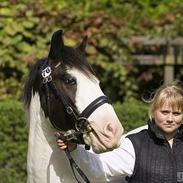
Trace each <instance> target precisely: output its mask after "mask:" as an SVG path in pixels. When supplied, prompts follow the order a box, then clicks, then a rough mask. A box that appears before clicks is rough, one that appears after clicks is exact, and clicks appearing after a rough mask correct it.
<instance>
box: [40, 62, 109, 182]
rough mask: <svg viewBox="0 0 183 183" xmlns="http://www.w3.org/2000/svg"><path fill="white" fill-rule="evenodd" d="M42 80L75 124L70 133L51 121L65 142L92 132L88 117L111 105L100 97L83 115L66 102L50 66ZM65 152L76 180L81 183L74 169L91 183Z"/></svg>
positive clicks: (45, 69) (44, 71) (105, 98)
mask: <svg viewBox="0 0 183 183" xmlns="http://www.w3.org/2000/svg"><path fill="white" fill-rule="evenodd" d="M59 65H60V64H57V65H56V67H58V66H59ZM56 67H55V68H56ZM42 79H43V84H44V85H45V86H46V88H47V89H48V88H49V89H50V90H51V92H52V93H53V95H54V96H55V97H56V98H57V99H58V100H59V101H60V102H62V103H63V105H64V108H65V110H66V112H67V114H68V115H69V116H70V117H71V119H72V121H73V123H74V126H75V129H72V130H68V131H62V130H61V129H59V127H58V126H57V125H56V124H55V123H54V122H53V121H51V123H52V125H53V126H54V127H55V128H56V129H58V130H60V131H59V132H58V133H56V135H57V137H58V138H61V139H62V140H65V141H70V140H76V141H77V140H78V137H79V135H82V134H85V133H89V132H91V131H92V127H91V126H90V123H89V121H88V117H89V116H90V115H91V114H92V113H93V112H94V111H95V110H96V109H97V108H98V107H100V106H101V105H103V104H105V103H110V101H109V99H108V97H107V96H105V95H104V96H100V97H98V98H96V99H95V100H94V101H92V102H91V103H90V104H89V105H88V106H87V107H86V108H85V109H84V110H83V111H82V112H81V113H79V112H78V110H77V107H76V106H73V105H71V104H70V103H69V101H67V100H66V96H65V95H64V93H63V92H60V91H59V90H58V89H57V87H56V85H55V83H54V82H53V78H52V68H51V67H50V66H45V67H44V69H43V70H42ZM47 94H48V92H47V91H46V95H47ZM47 100H49V95H47ZM48 108H49V106H48ZM48 111H49V109H48ZM78 143H83V142H81V141H78ZM85 147H86V148H88V146H87V145H85ZM65 152H66V155H67V157H68V159H69V162H70V165H71V168H72V170H73V173H74V176H75V178H76V180H77V181H78V182H79V180H78V179H77V177H76V175H75V172H74V168H75V169H76V170H77V171H78V173H79V174H80V175H81V177H82V178H83V179H84V180H85V182H87V183H89V182H90V181H89V180H88V178H87V177H86V175H85V174H84V173H83V172H82V170H81V169H80V168H79V167H78V166H77V164H76V163H75V161H74V160H73V158H72V157H71V155H70V152H69V151H68V149H66V151H65Z"/></svg>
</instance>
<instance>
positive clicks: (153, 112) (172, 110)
mask: <svg viewBox="0 0 183 183" xmlns="http://www.w3.org/2000/svg"><path fill="white" fill-rule="evenodd" d="M149 116H150V119H149V121H148V129H147V130H142V131H141V132H139V133H136V134H132V135H129V136H127V137H125V138H123V139H121V145H120V147H119V148H117V149H115V150H113V151H111V152H107V153H103V154H94V153H90V152H88V151H86V150H85V149H84V148H83V147H81V146H78V147H77V150H75V149H76V145H73V144H69V145H68V148H69V149H70V151H73V152H72V154H73V156H74V157H75V159H76V161H77V163H78V164H79V165H80V167H81V168H82V169H83V170H85V171H86V174H87V176H88V177H90V179H91V180H93V182H101V181H103V182H111V181H113V180H118V182H121V181H120V180H122V179H121V177H124V176H125V177H126V179H127V181H128V182H129V183H177V182H183V125H182V121H183V88H182V87H181V86H179V85H178V84H171V85H163V86H161V87H160V88H159V89H158V90H157V91H156V93H155V94H154V97H153V99H152V101H151V106H150V109H149ZM57 144H58V146H59V147H60V148H61V149H65V148H66V147H67V146H66V144H65V143H64V142H63V141H62V140H58V141H57Z"/></svg>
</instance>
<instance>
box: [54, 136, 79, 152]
mask: <svg viewBox="0 0 183 183" xmlns="http://www.w3.org/2000/svg"><path fill="white" fill-rule="evenodd" d="M57 145H58V147H59V148H60V149H61V150H65V149H66V148H68V150H69V151H70V152H71V151H74V150H75V149H76V148H77V144H75V143H70V142H64V141H63V140H61V139H58V140H57Z"/></svg>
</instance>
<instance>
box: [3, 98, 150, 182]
mask: <svg viewBox="0 0 183 183" xmlns="http://www.w3.org/2000/svg"><path fill="white" fill-rule="evenodd" d="M114 108H115V110H116V112H117V115H118V117H119V119H120V121H121V122H122V123H123V126H124V127H125V131H128V130H131V129H133V128H135V127H138V126H140V125H142V124H144V123H145V121H146V119H147V118H146V117H147V106H146V105H144V104H143V103H142V102H139V101H136V100H133V101H126V102H124V103H122V104H120V103H116V104H114ZM25 119H26V116H25V111H24V109H23V106H22V104H21V103H20V102H18V101H12V100H9V101H4V102H0V129H1V130H0V141H1V145H0V183H25V182H26V154H27V136H28V127H27V123H26V120H25Z"/></svg>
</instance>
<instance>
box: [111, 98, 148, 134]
mask: <svg viewBox="0 0 183 183" xmlns="http://www.w3.org/2000/svg"><path fill="white" fill-rule="evenodd" d="M114 108H115V111H116V113H117V115H118V117H119V119H120V121H121V123H122V125H123V127H124V130H125V132H128V131H130V130H132V129H134V128H137V127H139V126H142V125H144V124H146V122H147V120H148V106H147V104H145V103H143V102H141V101H138V100H130V101H126V102H124V103H122V104H121V103H119V102H118V103H116V104H115V105H114Z"/></svg>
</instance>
